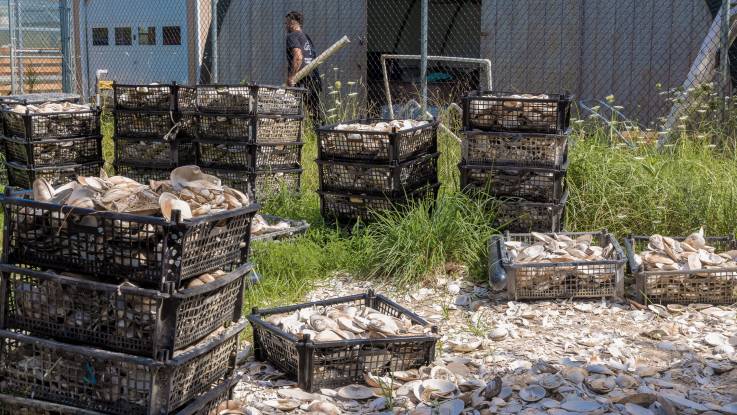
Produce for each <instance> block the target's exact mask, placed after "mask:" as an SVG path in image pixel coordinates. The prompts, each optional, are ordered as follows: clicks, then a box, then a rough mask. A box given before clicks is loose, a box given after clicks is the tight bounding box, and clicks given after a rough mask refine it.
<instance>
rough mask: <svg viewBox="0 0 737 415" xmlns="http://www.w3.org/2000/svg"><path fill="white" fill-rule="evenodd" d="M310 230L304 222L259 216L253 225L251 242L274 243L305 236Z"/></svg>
mask: <svg viewBox="0 0 737 415" xmlns="http://www.w3.org/2000/svg"><path fill="white" fill-rule="evenodd" d="M309 228H310V224H309V223H307V221H304V220H295V219H287V218H280V217H278V216H274V215H266V214H257V215H256V216H254V218H253V223H252V224H251V241H252V242H257V241H273V240H278V239H283V238H287V237H290V236H294V235H298V234H303V233H305V232H307V229H309Z"/></svg>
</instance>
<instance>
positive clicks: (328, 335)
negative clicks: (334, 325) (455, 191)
mask: <svg viewBox="0 0 737 415" xmlns="http://www.w3.org/2000/svg"><path fill="white" fill-rule="evenodd" d="M340 340H343V337H341V336H339V335H338V333H336V332H334V331H332V330H323V331H321V332H319V333H317V336H315V341H316V342H335V341H340Z"/></svg>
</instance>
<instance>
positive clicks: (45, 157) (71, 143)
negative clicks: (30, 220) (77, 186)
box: [0, 96, 103, 189]
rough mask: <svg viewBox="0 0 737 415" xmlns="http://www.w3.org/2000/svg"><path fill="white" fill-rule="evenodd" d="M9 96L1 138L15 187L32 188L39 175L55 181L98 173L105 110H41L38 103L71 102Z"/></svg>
mask: <svg viewBox="0 0 737 415" xmlns="http://www.w3.org/2000/svg"><path fill="white" fill-rule="evenodd" d="M27 98H28V99H30V101H29V100H25V98H24V100H22V101H10V100H4V101H3V102H2V103H1V104H0V108H1V110H2V123H1V126H2V128H1V130H0V138H2V149H3V150H2V151H3V153H4V155H5V162H4V166H3V167H4V170H5V171H6V174H7V181H4V183H7V184H8V185H10V186H14V187H20V188H24V189H29V188H31V186H32V184H33V181H34V180H36V179H37V178H45V179H47V180H49V181H50V182H51V183H52V185H54V186H56V185H58V184H60V183H66V182H68V181H71V180H74V179H75V178H76V176H77V175H85V176H90V175H97V174H99V172H100V168H101V167H102V165H103V158H102V136H101V135H100V111H99V110H98V109H95V108H90V109H69V108H66V109H60V110H59V111H54V112H48V110H45V111H46V112H41V111H36V110H34V109H33V107H34V106H36V107H37V106H39V105H41V106H46V105H49V104H59V105H65V103H68V102H69V101H64V100H61V101H60V100H58V99H57V100H54V99H53V97H49V100H48V101H43V102H39V99H43V98H44V97H43V96H40V97H38V98H37V99H35V100H34V99H32V97H31V96H28V97H27Z"/></svg>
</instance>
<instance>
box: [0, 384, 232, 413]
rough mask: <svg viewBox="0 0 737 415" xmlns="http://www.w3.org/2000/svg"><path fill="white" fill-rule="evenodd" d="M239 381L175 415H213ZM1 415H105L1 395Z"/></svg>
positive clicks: (216, 388)
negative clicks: (212, 412)
mask: <svg viewBox="0 0 737 415" xmlns="http://www.w3.org/2000/svg"><path fill="white" fill-rule="evenodd" d="M239 379H240V378H239V377H238V376H233V377H231V378H230V379H228V380H226V381H223V382H220V383H218V384H217V385H216V386H214V387H213V388H212V389H210V390H209V391H207V392H205V393H204V394H202V395H200V396H198V397H197V398H196V399H194V400H192V401H190V403H189V404H187V406H185V407H183V408H182V409H180V410H178V411H176V413H175V415H212V414H211V413H210V411H212V410H213V409H215V408H217V406H218V405H219V404H221V403H222V402H225V401H226V400H228V399H230V398H231V397H232V396H233V389H235V386H236V385H237V384H238V380H239ZM0 415H103V413H102V412H97V411H90V410H87V409H81V408H75V407H72V406H67V405H60V404H57V403H52V402H44V401H39V400H37V399H30V398H23V397H18V396H11V395H5V394H0Z"/></svg>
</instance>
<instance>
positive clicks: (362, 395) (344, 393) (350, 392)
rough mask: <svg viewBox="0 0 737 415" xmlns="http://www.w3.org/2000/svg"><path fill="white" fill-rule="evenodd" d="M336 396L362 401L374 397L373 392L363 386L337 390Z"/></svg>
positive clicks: (349, 386)
mask: <svg viewBox="0 0 737 415" xmlns="http://www.w3.org/2000/svg"><path fill="white" fill-rule="evenodd" d="M338 396H339V397H341V398H343V399H348V400H355V401H363V400H366V399H370V398H372V397H373V396H374V391H373V390H371V388H367V387H366V386H363V385H348V386H343V387H342V388H340V389H338Z"/></svg>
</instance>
